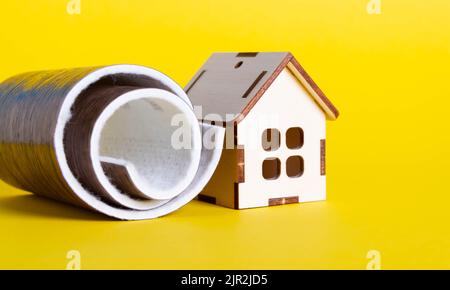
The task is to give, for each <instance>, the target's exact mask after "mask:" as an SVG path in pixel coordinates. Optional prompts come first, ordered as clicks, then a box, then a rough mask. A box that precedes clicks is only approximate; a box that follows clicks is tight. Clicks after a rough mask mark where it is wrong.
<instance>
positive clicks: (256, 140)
mask: <svg viewBox="0 0 450 290" xmlns="http://www.w3.org/2000/svg"><path fill="white" fill-rule="evenodd" d="M325 121H326V120H325V115H324V113H323V111H322V110H321V109H320V108H319V107H318V105H317V104H316V103H315V102H314V100H313V99H312V98H311V97H310V96H309V94H308V92H307V91H306V90H305V89H304V87H303V86H302V85H301V83H300V82H299V81H298V80H297V79H296V78H295V77H294V76H293V74H292V73H291V72H290V71H289V69H288V68H286V69H284V70H283V71H282V72H281V74H280V75H279V76H278V78H277V79H276V80H275V81H274V82H273V84H272V85H271V86H270V87H269V89H268V90H267V91H266V93H265V94H264V95H263V96H262V97H261V99H260V100H259V101H258V102H257V103H256V105H255V106H254V107H253V109H252V110H251V111H250V112H249V114H248V115H247V116H246V118H245V119H244V120H243V121H241V122H240V123H239V125H238V128H237V130H238V132H237V138H238V144H239V145H241V146H243V148H244V161H245V182H243V183H240V184H239V208H249V207H258V206H267V205H269V199H274V198H285V197H295V196H298V198H299V201H300V202H309V201H318V200H324V199H325V198H326V181H325V176H324V175H321V162H320V160H321V145H320V142H321V140H322V139H325V134H326V128H325ZM290 127H301V128H302V129H303V131H304V144H303V146H302V147H301V148H300V149H288V148H287V146H286V137H285V136H286V135H285V134H286V131H287V129H288V128H290ZM267 128H276V129H278V130H279V131H280V133H281V144H280V148H279V149H278V150H276V151H269V152H268V151H265V150H263V148H262V144H261V143H262V134H263V132H264V130H265V129H267ZM293 155H300V156H302V157H303V159H304V173H303V175H302V176H301V177H297V178H290V177H288V176H287V175H286V160H287V158H288V157H289V156H293ZM271 157H276V158H279V159H280V161H281V175H280V177H279V178H278V179H276V180H266V179H264V178H263V176H262V162H263V161H264V159H265V158H271ZM294 200H295V199H294Z"/></svg>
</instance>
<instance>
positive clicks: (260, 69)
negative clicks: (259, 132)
mask: <svg viewBox="0 0 450 290" xmlns="http://www.w3.org/2000/svg"><path fill="white" fill-rule="evenodd" d="M286 67H288V68H289V70H290V71H291V72H292V73H293V74H294V75H295V76H296V78H297V79H298V80H299V81H300V82H301V83H302V84H303V86H304V87H305V88H306V89H307V91H308V92H309V93H310V95H311V97H312V98H313V99H314V100H315V101H316V103H317V104H318V106H320V108H321V109H322V110H323V111H324V113H325V115H326V116H327V118H328V119H330V120H335V119H336V118H337V117H338V115H339V112H338V110H337V109H336V107H334V106H333V104H332V103H331V102H330V100H329V99H328V98H327V97H326V96H325V94H324V93H323V92H322V91H321V90H320V88H319V87H318V86H317V85H316V83H315V82H314V81H313V80H312V78H311V77H310V76H309V75H308V74H307V73H306V71H305V70H304V69H303V67H302V66H301V65H300V64H299V63H298V61H297V60H296V59H295V58H294V56H293V55H292V54H291V53H289V52H259V53H214V54H213V55H211V57H210V58H209V59H208V60H207V61H206V63H205V64H204V65H203V66H202V68H200V70H199V71H198V72H197V74H196V75H195V76H194V78H193V79H192V80H191V81H190V82H189V83H188V84H187V85H186V87H185V90H186V92H187V94H188V95H189V98H190V99H191V101H192V103H193V105H197V106H200V105H201V106H202V114H203V116H206V115H208V114H215V115H216V117H214V116H208V117H207V118H205V121H216V122H218V121H219V122H220V121H224V120H226V121H227V122H229V121H235V122H239V121H241V120H242V119H243V118H244V117H245V116H246V115H247V113H248V112H250V110H251V109H252V108H253V106H254V105H255V104H256V102H257V101H258V100H259V98H261V96H262V95H263V94H264V92H265V91H266V90H267V89H268V88H269V86H270V85H271V84H272V82H273V81H274V80H275V79H276V77H277V76H278V75H279V74H280V73H281V71H282V70H283V69H284V68H286ZM239 113H241V116H240V117H238V118H234V119H233V118H232V119H226V115H227V114H233V115H236V114H239ZM218 116H220V118H219V117H218Z"/></svg>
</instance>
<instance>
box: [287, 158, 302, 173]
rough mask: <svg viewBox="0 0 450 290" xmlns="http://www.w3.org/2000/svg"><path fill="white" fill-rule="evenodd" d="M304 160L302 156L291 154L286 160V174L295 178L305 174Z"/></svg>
mask: <svg viewBox="0 0 450 290" xmlns="http://www.w3.org/2000/svg"><path fill="white" fill-rule="evenodd" d="M304 166H305V164H304V161H303V158H302V157H301V156H290V157H289V158H288V159H287V160H286V175H287V176H289V177H291V178H294V177H300V176H302V175H303V171H304V169H305V168H304Z"/></svg>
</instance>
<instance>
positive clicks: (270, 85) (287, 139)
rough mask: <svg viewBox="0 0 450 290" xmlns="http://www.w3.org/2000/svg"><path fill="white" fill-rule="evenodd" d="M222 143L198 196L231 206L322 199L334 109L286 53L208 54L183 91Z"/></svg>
mask: <svg viewBox="0 0 450 290" xmlns="http://www.w3.org/2000/svg"><path fill="white" fill-rule="evenodd" d="M185 90H186V92H187V94H188V95H189V97H190V99H191V100H192V102H193V104H194V105H195V106H199V108H200V106H201V113H202V121H203V122H208V123H214V124H216V125H217V124H223V126H226V128H227V130H226V141H225V142H226V144H225V146H224V148H226V149H225V150H224V152H223V154H222V157H221V160H220V162H219V166H218V168H217V170H216V172H215V173H214V176H213V178H212V179H211V180H210V182H209V183H208V185H207V186H206V187H205V189H204V190H203V191H202V193H201V194H200V195H199V199H200V200H203V201H207V202H211V203H215V204H218V205H223V206H226V207H230V208H235V209H243V208H252V207H260V206H272V205H281V204H288V203H297V202H310V201H319V200H325V199H326V180H325V134H326V120H327V119H328V120H335V119H336V118H337V117H338V115H339V112H338V110H337V109H336V108H335V107H334V106H333V104H332V103H331V102H330V101H329V99H328V98H327V97H326V96H325V95H324V93H323V92H322V91H321V90H320V89H319V87H318V86H317V85H316V84H315V83H314V81H313V80H312V79H311V77H310V76H309V75H308V74H307V73H306V71H305V70H304V69H303V68H302V66H301V65H300V64H299V63H298V62H297V60H296V59H295V58H294V57H293V56H292V54H290V53H287V52H286V53H215V54H213V55H212V56H211V57H210V58H209V59H208V60H207V62H206V63H205V64H204V65H203V67H202V68H201V69H200V70H199V71H198V72H197V74H196V75H195V76H194V78H193V79H192V80H191V81H190V82H189V83H188V84H187V86H186V88H185Z"/></svg>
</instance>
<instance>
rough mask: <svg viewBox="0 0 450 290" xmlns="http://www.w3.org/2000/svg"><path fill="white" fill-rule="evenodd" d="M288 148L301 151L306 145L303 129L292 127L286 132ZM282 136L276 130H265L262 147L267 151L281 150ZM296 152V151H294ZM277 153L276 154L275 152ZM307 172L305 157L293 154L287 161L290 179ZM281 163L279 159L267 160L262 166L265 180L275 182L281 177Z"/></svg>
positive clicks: (287, 171) (287, 173) (287, 172)
mask: <svg viewBox="0 0 450 290" xmlns="http://www.w3.org/2000/svg"><path fill="white" fill-rule="evenodd" d="M285 136H286V147H287V148H289V149H300V148H302V147H303V143H304V133H303V129H302V128H300V127H292V128H289V129H288V130H287V131H286V135H285ZM280 143H281V134H280V131H279V130H277V129H274V128H269V129H266V130H264V132H263V134H262V147H263V149H264V150H265V151H271V152H274V151H276V150H278V148H280ZM293 152H295V151H293ZM274 153H275V152H274ZM304 171H305V161H304V160H303V157H302V156H300V155H298V154H295V153H293V155H292V156H290V157H288V158H287V159H286V175H287V176H288V177H290V178H297V177H300V176H302V175H303V172H304ZM280 174H281V162H280V159H279V158H276V157H271V158H266V159H265V160H264V161H263V164H262V175H263V177H264V179H268V180H273V179H277V178H278V177H280Z"/></svg>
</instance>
